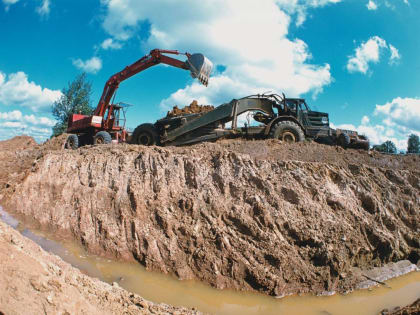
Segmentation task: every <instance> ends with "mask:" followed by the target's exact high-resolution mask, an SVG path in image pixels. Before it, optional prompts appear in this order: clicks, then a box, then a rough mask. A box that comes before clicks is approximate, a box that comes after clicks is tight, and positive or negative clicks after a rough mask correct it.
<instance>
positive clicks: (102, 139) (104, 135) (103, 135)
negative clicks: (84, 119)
mask: <svg viewBox="0 0 420 315" xmlns="http://www.w3.org/2000/svg"><path fill="white" fill-rule="evenodd" d="M111 142H112V138H111V135H110V134H109V133H108V132H106V131H99V132H98V133H97V134H96V135H95V137H93V144H108V143H111Z"/></svg>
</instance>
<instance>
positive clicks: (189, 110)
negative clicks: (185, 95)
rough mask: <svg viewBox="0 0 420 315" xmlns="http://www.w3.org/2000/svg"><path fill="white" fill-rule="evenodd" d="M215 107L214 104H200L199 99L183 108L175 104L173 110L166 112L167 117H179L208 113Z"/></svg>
mask: <svg viewBox="0 0 420 315" xmlns="http://www.w3.org/2000/svg"><path fill="white" fill-rule="evenodd" d="M213 109H214V106H213V105H198V103H197V101H196V100H194V101H193V102H192V103H191V104H190V105H188V106H185V107H183V108H181V109H180V108H178V106H176V105H175V106H174V107H173V108H172V110H170V111H168V113H167V114H166V118H171V117H177V116H181V115H186V114H199V113H207V112H209V111H211V110H213Z"/></svg>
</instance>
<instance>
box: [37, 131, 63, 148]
mask: <svg viewBox="0 0 420 315" xmlns="http://www.w3.org/2000/svg"><path fill="white" fill-rule="evenodd" d="M68 136H69V135H68V134H67V133H63V134H61V135H59V136H58V137H53V138H51V139H48V140H47V141H46V142H45V143H44V144H43V145H42V149H43V150H62V149H64V145H65V144H66V140H67V137H68Z"/></svg>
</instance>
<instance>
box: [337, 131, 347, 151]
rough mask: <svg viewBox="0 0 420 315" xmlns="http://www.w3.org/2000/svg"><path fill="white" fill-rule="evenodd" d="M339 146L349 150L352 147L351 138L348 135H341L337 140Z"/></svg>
mask: <svg viewBox="0 0 420 315" xmlns="http://www.w3.org/2000/svg"><path fill="white" fill-rule="evenodd" d="M337 144H338V145H339V146H341V147H343V148H347V147H348V146H349V145H350V137H349V135H348V134H346V133H341V134H340V135H339V136H338V138H337Z"/></svg>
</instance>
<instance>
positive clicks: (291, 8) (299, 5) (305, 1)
mask: <svg viewBox="0 0 420 315" xmlns="http://www.w3.org/2000/svg"><path fill="white" fill-rule="evenodd" d="M276 2H277V4H278V5H279V7H280V8H281V9H282V10H284V11H285V12H287V13H288V14H291V15H296V16H297V18H296V25H297V26H300V25H302V24H303V22H305V20H306V15H307V11H308V10H309V9H310V8H317V7H323V6H326V5H328V4H335V3H339V2H341V0H277V1H276Z"/></svg>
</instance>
